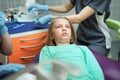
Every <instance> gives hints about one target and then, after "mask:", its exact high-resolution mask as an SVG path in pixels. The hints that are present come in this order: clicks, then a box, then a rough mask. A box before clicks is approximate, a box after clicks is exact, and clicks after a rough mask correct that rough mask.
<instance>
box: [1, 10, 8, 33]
mask: <svg viewBox="0 0 120 80" xmlns="http://www.w3.org/2000/svg"><path fill="white" fill-rule="evenodd" d="M5 19H6V16H5V14H4V13H3V12H1V11H0V35H5V34H6V32H7V31H8V28H7V27H6V26H5Z"/></svg>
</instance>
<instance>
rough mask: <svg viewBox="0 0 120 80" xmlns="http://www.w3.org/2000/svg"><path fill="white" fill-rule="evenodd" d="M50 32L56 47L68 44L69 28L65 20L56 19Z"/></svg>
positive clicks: (69, 37)
mask: <svg viewBox="0 0 120 80" xmlns="http://www.w3.org/2000/svg"><path fill="white" fill-rule="evenodd" d="M52 31H53V39H54V40H55V43H56V44H57V45H62V44H70V39H71V26H70V23H69V22H68V21H67V20H66V19H57V20H56V21H55V22H54V24H53V27H52Z"/></svg>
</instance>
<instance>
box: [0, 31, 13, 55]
mask: <svg viewBox="0 0 120 80" xmlns="http://www.w3.org/2000/svg"><path fill="white" fill-rule="evenodd" d="M1 53H2V54H4V55H10V54H11V53H12V41H11V38H10V36H9V33H8V32H7V33H6V34H5V35H2V36H1Z"/></svg>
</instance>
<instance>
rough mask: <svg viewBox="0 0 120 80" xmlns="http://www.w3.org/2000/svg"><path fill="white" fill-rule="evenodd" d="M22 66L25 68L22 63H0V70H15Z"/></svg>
mask: <svg viewBox="0 0 120 80" xmlns="http://www.w3.org/2000/svg"><path fill="white" fill-rule="evenodd" d="M23 68H25V66H24V65H22V64H5V65H0V72H2V71H8V72H17V71H19V70H21V69H23Z"/></svg>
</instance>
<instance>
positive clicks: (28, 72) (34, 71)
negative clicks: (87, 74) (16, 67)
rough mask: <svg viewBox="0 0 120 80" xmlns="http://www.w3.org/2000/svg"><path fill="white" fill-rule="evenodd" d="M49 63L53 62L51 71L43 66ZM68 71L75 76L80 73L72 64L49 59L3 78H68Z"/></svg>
mask: <svg viewBox="0 0 120 80" xmlns="http://www.w3.org/2000/svg"><path fill="white" fill-rule="evenodd" d="M47 64H52V68H53V70H52V72H51V73H49V72H48V71H47V70H45V69H44V68H43V66H44V65H47ZM68 73H70V74H72V75H73V76H78V75H79V74H80V72H79V69H78V68H77V67H75V66H73V65H71V64H68V63H63V62H61V61H52V60H49V61H45V62H43V63H41V64H31V65H29V66H27V67H26V68H25V69H23V70H21V71H19V72H18V73H15V74H13V75H11V76H8V77H7V78H5V79H3V80H67V74H68Z"/></svg>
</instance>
